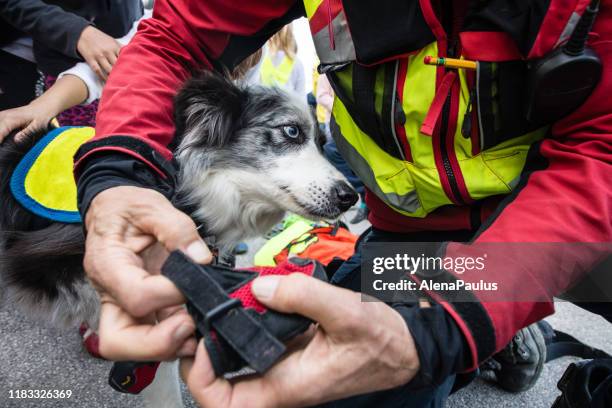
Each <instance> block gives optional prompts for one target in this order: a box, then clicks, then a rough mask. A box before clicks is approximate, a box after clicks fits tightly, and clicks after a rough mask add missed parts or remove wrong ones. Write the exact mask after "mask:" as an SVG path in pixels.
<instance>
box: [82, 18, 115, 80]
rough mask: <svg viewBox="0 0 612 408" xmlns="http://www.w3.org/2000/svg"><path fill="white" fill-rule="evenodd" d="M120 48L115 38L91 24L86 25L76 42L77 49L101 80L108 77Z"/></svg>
mask: <svg viewBox="0 0 612 408" xmlns="http://www.w3.org/2000/svg"><path fill="white" fill-rule="evenodd" d="M120 50H121V44H119V42H118V41H117V40H115V39H114V38H113V37H111V36H109V35H107V34H105V33H103V32H102V31H100V30H98V29H97V28H95V27H93V26H88V27H86V28H85V29H84V30H83V32H82V33H81V36H80V37H79V41H78V42H77V51H78V52H79V54H81V56H82V57H83V59H84V60H85V62H87V65H89V67H90V68H91V69H92V71H94V72H95V73H96V75H98V77H100V79H101V80H102V81H106V79H107V78H108V74H110V72H111V69H113V65H115V62H116V61H117V57H118V56H119V51H120Z"/></svg>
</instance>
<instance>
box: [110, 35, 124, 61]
mask: <svg viewBox="0 0 612 408" xmlns="http://www.w3.org/2000/svg"><path fill="white" fill-rule="evenodd" d="M113 40H114V39H113ZM121 48H123V45H122V44H121V43H120V42H119V41H117V40H115V47H114V48H113V52H112V53H113V54H114V55H115V57H119V53H120V52H121ZM113 65H114V63H113Z"/></svg>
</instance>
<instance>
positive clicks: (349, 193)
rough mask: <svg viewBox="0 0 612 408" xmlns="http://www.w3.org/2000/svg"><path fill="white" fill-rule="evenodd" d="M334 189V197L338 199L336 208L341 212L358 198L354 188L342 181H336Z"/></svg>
mask: <svg viewBox="0 0 612 408" xmlns="http://www.w3.org/2000/svg"><path fill="white" fill-rule="evenodd" d="M334 191H335V192H336V199H337V200H338V208H339V209H340V211H342V212H344V211H346V210H348V209H349V208H351V207H352V206H353V204H355V203H356V202H357V199H358V198H359V197H358V196H357V193H356V192H355V190H353V189H352V188H351V186H349V185H348V184H346V183H344V182H339V183H337V184H336V185H335V186H334Z"/></svg>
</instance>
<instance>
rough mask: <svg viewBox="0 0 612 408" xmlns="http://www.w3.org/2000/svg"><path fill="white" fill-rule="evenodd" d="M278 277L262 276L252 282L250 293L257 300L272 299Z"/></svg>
mask: <svg viewBox="0 0 612 408" xmlns="http://www.w3.org/2000/svg"><path fill="white" fill-rule="evenodd" d="M279 278H280V276H264V277H261V278H257V279H255V280H254V281H253V285H252V286H251V292H253V294H254V295H255V297H257V298H258V299H259V300H270V299H272V298H273V297H274V292H276V287H277V286H278V282H279Z"/></svg>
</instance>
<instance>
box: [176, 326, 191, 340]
mask: <svg viewBox="0 0 612 408" xmlns="http://www.w3.org/2000/svg"><path fill="white" fill-rule="evenodd" d="M191 333H193V326H189V325H186V324H182V325H180V326H179V327H178V329H176V331H175V332H174V340H176V341H180V340H184V339H185V338H186V337H187V336H189V335H190V334H191Z"/></svg>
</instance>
